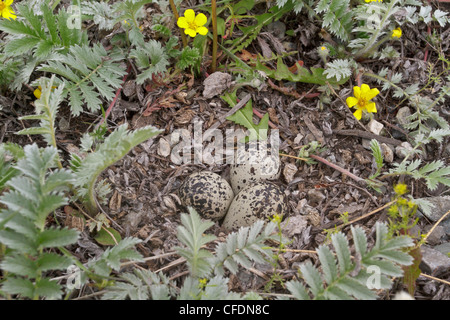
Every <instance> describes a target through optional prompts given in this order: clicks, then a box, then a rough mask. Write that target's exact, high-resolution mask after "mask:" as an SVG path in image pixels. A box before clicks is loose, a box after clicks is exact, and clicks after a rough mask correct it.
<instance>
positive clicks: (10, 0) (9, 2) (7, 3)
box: [4, 0, 13, 7]
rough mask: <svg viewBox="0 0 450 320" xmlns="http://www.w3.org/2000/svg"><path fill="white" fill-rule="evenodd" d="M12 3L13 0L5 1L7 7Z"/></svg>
mask: <svg viewBox="0 0 450 320" xmlns="http://www.w3.org/2000/svg"><path fill="white" fill-rule="evenodd" d="M12 3H13V0H5V1H4V4H5V6H7V7H9V6H10V5H12Z"/></svg>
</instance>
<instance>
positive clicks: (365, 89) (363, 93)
mask: <svg viewBox="0 0 450 320" xmlns="http://www.w3.org/2000/svg"><path fill="white" fill-rule="evenodd" d="M369 91H370V87H369V86H368V85H367V84H365V83H363V84H362V85H361V98H363V99H366V100H369V99H367V94H368V93H369Z"/></svg>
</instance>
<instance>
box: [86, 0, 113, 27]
mask: <svg viewBox="0 0 450 320" xmlns="http://www.w3.org/2000/svg"><path fill="white" fill-rule="evenodd" d="M80 8H81V13H82V14H84V15H87V16H89V17H91V18H92V20H93V21H94V23H95V24H96V25H98V28H99V29H100V30H111V29H112V28H113V27H114V25H115V24H116V23H117V19H116V15H115V12H114V10H113V8H112V6H111V5H110V4H109V3H108V2H106V1H105V2H98V1H82V2H81V6H80Z"/></svg>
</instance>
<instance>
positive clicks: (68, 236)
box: [38, 228, 78, 248]
mask: <svg viewBox="0 0 450 320" xmlns="http://www.w3.org/2000/svg"><path fill="white" fill-rule="evenodd" d="M77 240H78V231H76V230H74V229H67V228H64V229H57V228H53V229H47V230H44V231H42V232H41V233H40V234H39V237H38V244H39V247H40V248H55V247H63V246H67V245H69V244H73V243H75V242H76V241H77Z"/></svg>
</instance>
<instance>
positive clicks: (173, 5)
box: [169, 0, 188, 48]
mask: <svg viewBox="0 0 450 320" xmlns="http://www.w3.org/2000/svg"><path fill="white" fill-rule="evenodd" d="M169 3H170V8H171V9H172V12H173V16H174V17H175V23H176V21H178V18H179V17H180V16H179V15H178V11H177V6H176V5H175V2H173V0H169ZM181 41H182V42H183V47H184V48H186V47H187V44H188V42H187V38H186V35H185V34H184V31H183V30H181Z"/></svg>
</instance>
